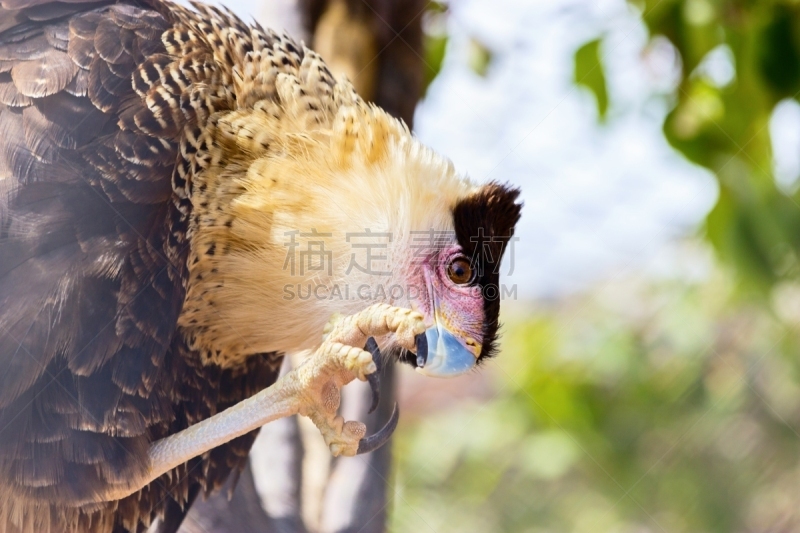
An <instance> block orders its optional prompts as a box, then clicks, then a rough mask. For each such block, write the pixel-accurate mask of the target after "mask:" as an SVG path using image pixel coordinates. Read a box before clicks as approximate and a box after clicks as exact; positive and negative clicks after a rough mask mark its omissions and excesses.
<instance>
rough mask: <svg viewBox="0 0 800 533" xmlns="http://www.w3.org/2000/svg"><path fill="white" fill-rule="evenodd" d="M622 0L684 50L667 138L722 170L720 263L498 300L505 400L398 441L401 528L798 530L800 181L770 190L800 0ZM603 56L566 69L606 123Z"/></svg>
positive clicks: (498, 386)
mask: <svg viewBox="0 0 800 533" xmlns="http://www.w3.org/2000/svg"><path fill="white" fill-rule="evenodd" d="M630 4H631V5H632V6H634V7H635V8H637V9H638V10H639V11H640V13H641V16H642V19H643V21H644V23H645V24H646V25H647V27H648V28H649V31H650V36H651V38H652V39H654V40H655V39H659V40H663V39H667V40H669V42H671V43H672V45H673V47H674V51H675V52H676V56H677V58H678V64H679V68H678V80H677V85H676V87H675V90H674V93H673V94H672V95H670V98H671V102H672V108H671V111H670V112H669V114H668V115H667V117H666V119H665V122H664V125H663V129H664V134H665V136H666V138H667V140H668V141H669V142H670V144H671V145H672V146H674V147H675V148H676V149H677V150H678V151H679V152H681V153H682V154H684V155H685V156H686V157H687V158H688V159H689V160H690V161H692V162H694V163H696V164H699V165H701V166H703V167H706V168H708V169H710V170H711V171H712V172H713V173H714V174H715V176H716V177H717V179H718V181H719V187H720V195H719V199H718V201H717V204H716V206H715V207H714V209H713V210H712V212H711V213H710V214H709V215H708V217H707V220H706V224H705V227H704V231H703V236H704V238H706V239H707V241H708V242H710V243H711V244H712V245H713V247H714V249H715V250H716V252H717V256H718V257H719V258H721V259H722V262H721V264H720V265H715V266H710V265H709V266H708V269H709V271H708V272H707V273H706V274H705V275H703V276H699V277H695V278H688V277H680V278H675V279H662V280H660V281H652V280H651V281H647V280H644V279H625V280H624V282H622V283H619V284H614V285H609V284H606V285H605V286H604V287H598V288H596V289H594V290H592V291H589V292H587V293H586V294H583V295H580V296H576V297H574V298H572V299H571V300H569V301H565V302H560V303H556V304H554V305H553V306H552V307H550V308H546V309H541V308H540V309H539V310H538V311H537V312H536V313H535V314H530V315H529V316H527V317H523V316H520V313H516V314H514V313H511V314H509V313H508V312H507V311H506V322H507V324H506V330H505V331H506V333H505V336H504V339H503V349H502V352H503V354H502V357H499V358H498V359H497V361H496V362H493V363H492V365H488V368H487V370H486V371H487V372H493V379H494V391H495V392H494V396H493V398H492V399H491V400H490V401H488V402H487V401H480V402H478V401H476V402H475V403H474V404H473V405H469V406H466V407H465V406H458V408H456V409H453V410H452V411H448V412H445V413H438V414H435V415H431V416H429V417H426V418H424V419H420V420H417V421H415V422H413V423H411V424H410V425H406V426H405V427H404V430H403V431H402V432H401V433H400V434H398V437H399V438H398V440H397V446H398V449H399V450H398V451H399V452H400V453H398V455H397V456H398V459H399V461H400V464H399V465H398V468H397V469H396V477H397V482H398V492H397V494H396V497H395V499H394V501H393V502H392V505H393V508H394V513H393V516H392V531H394V532H395V533H406V532H409V533H410V532H417V531H435V532H437V533H447V532H459V533H471V532H475V533H478V532H480V533H494V532H497V533H500V532H510V533H515V532H520V533H544V532H553V533H569V532H575V533H583V532H587V531H588V532H601V533H602V532H609V533H610V532H614V533H629V532H630V533H634V532H636V533H649V532H668V533H682V532H687V533H688V532H692V533H717V532H719V533H722V532H726V533H727V532H746V531H753V532H766V531H769V532H774V533H784V532H785V533H788V532H793V531H800V507H798V505H797V502H796V499H797V493H798V490H797V488H798V479H800V456H798V453H797V451H798V442H799V441H800V435H799V434H798V433H797V431H796V430H795V429H794V428H797V427H800V357H798V354H800V329H798V326H800V262H798V253H799V252H800V188H797V187H795V188H794V189H793V190H786V189H785V188H781V187H778V185H777V184H776V181H775V176H774V170H773V166H774V161H773V154H772V145H771V139H770V132H769V121H770V118H771V116H772V114H773V111H774V109H775V107H776V105H777V104H779V103H780V102H782V101H784V100H787V99H790V100H793V101H800V98H798V95H800V2H798V1H796V0H794V1H790V0H764V1H755V0H638V1H637V0H630ZM440 35H443V33H442V34H440ZM445 44H446V42H445V43H444V44H442V45H441V46H442V49H441V53H443V50H444V46H445ZM602 52H603V41H602V39H595V40H592V41H590V42H588V43H586V44H584V45H583V46H581V47H580V48H579V49H578V50H577V52H576V54H575V57H574V65H573V68H574V71H573V72H574V80H575V82H576V83H577V84H579V85H581V86H584V87H586V88H587V89H588V90H589V91H591V92H592V94H593V95H594V96H595V98H596V101H597V105H598V115H599V117H600V119H601V120H606V119H607V117H608V114H609V113H608V111H609V108H613V94H612V95H611V97H609V94H608V93H607V85H606V78H605V75H604V69H603V64H602ZM712 59H713V60H714V61H717V62H719V61H722V63H725V62H726V61H727V62H729V63H730V65H729V67H730V68H729V70H730V73H729V74H730V75H729V76H719V75H715V74H714V73H713V72H712V70H713V69H712V68H711V67H710V62H712ZM440 64H441V56H440V59H439V63H437V65H440ZM717 74H718V73H717ZM798 149H799V150H800V146H798ZM743 293H746V294H748V295H752V294H756V295H759V298H755V299H753V298H747V299H743V298H742V294H743ZM539 307H541V306H539ZM408 422H409V418H408V417H407V418H406V423H408Z"/></svg>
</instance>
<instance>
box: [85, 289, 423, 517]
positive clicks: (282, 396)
mask: <svg viewBox="0 0 800 533" xmlns="http://www.w3.org/2000/svg"><path fill="white" fill-rule="evenodd" d="M424 330H425V326H424V324H423V318H422V315H420V314H419V313H416V312H412V311H410V310H408V309H401V308H398V307H391V306H389V305H386V304H375V305H372V306H370V307H368V308H367V309H364V310H363V311H361V312H359V313H356V314H354V315H350V316H344V317H341V316H338V317H334V318H333V319H332V320H331V322H330V323H329V324H328V326H327V327H326V328H325V337H324V340H323V342H322V344H321V345H320V347H319V348H318V349H317V350H316V351H315V352H314V353H313V354H312V355H311V356H310V357H309V358H308V359H306V360H305V361H304V362H303V363H302V364H301V365H300V366H298V367H297V368H296V369H294V370H293V371H291V372H289V373H287V374H286V375H284V376H283V377H282V378H281V379H279V380H278V381H277V382H275V383H274V384H273V385H272V386H270V387H268V388H266V389H264V390H263V391H261V392H259V393H258V394H255V395H253V396H251V397H250V398H248V399H247V400H244V401H242V402H239V403H238V404H236V405H234V406H232V407H230V408H228V409H226V410H224V411H222V412H221V413H218V414H216V415H214V416H212V417H211V418H207V419H206V420H203V421H202V422H198V423H197V424H195V425H193V426H190V427H188V428H186V429H184V430H183V431H180V432H178V433H175V434H174V435H170V436H169V437H166V438H164V439H162V440H160V441H157V442H155V443H153V444H152V445H151V446H150V450H149V452H148V455H149V458H150V465H149V469H148V472H147V474H146V475H145V476H144V477H143V478H139V479H136V480H127V481H126V482H125V483H122V484H120V485H119V486H116V487H114V488H112V489H111V490H109V491H108V492H106V493H104V494H98V495H97V498H98V500H97V501H112V500H119V499H122V498H124V497H125V496H128V495H129V494H132V493H134V492H136V491H137V490H139V489H141V488H143V487H144V486H145V485H147V484H149V483H150V482H152V481H153V480H155V479H156V478H158V477H159V476H161V475H163V474H165V473H166V472H169V471H170V470H172V469H173V468H175V467H177V466H179V465H181V464H183V463H185V462H186V461H188V460H189V459H192V458H193V457H196V456H198V455H200V454H202V453H205V452H207V451H209V450H211V449H213V448H215V447H217V446H220V445H221V444H225V443H226V442H228V441H230V440H232V439H234V438H236V437H239V436H241V435H244V434H245V433H248V432H250V431H252V430H254V429H257V428H259V427H261V426H263V425H264V424H267V423H269V422H272V421H273V420H277V419H279V418H283V417H285V416H290V415H293V414H296V413H300V414H302V415H305V416H308V417H309V418H311V420H312V421H313V422H314V424H316V426H317V427H318V428H319V430H320V432H321V433H322V436H323V438H324V439H325V442H326V443H327V444H328V446H329V447H330V449H331V452H332V453H333V454H334V455H340V454H342V455H355V454H356V453H366V452H368V451H371V450H372V449H375V448H377V447H379V446H380V445H381V444H383V443H384V442H386V440H387V439H388V437H389V436H390V435H391V432H392V431H393V430H394V427H395V426H396V424H397V412H396V410H395V413H393V415H392V418H391V419H390V421H389V423H388V424H387V425H386V427H384V428H383V429H382V430H381V431H379V432H378V434H376V435H373V436H372V437H367V438H364V434H365V433H366V426H364V424H362V423H360V422H345V421H344V419H343V418H342V417H340V416H337V415H336V411H337V409H338V407H339V400H340V394H339V390H340V389H341V388H342V387H343V386H344V385H346V384H347V383H350V382H351V381H352V380H353V379H355V378H358V379H360V380H362V381H366V380H368V381H370V385H372V387H373V394H375V391H376V390H377V385H378V379H377V374H376V371H377V365H376V361H375V360H377V359H378V357H379V356H380V354H379V352H378V350H377V345H376V344H375V343H374V340H372V341H371V342H369V343H368V342H367V341H368V339H370V338H371V337H380V336H382V335H386V334H388V333H394V334H395V337H396V341H397V343H398V344H399V345H400V346H402V347H403V348H406V349H410V350H412V351H413V350H414V348H415V338H417V337H419V336H420V335H422V334H423V332H424ZM362 347H367V348H368V349H370V351H366V350H363V349H362ZM373 359H375V360H373ZM373 375H374V377H372V378H370V376H373ZM86 503H88V502H86Z"/></svg>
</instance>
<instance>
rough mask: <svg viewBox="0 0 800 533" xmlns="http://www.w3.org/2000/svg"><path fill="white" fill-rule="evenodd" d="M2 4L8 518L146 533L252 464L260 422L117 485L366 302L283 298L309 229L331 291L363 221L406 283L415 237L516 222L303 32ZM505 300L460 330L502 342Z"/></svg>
mask: <svg viewBox="0 0 800 533" xmlns="http://www.w3.org/2000/svg"><path fill="white" fill-rule="evenodd" d="M0 5H2V6H3V9H2V11H0V104H1V105H0V131H2V133H0V193H2V196H0V532H5V531H8V532H17V531H19V532H27V531H31V532H37V533H38V532H47V531H52V532H54V533H55V532H62V531H65V532H66V531H69V532H72V531H87V532H97V533H107V532H110V531H114V530H120V531H123V530H128V531H141V530H143V529H144V528H146V527H147V526H148V525H149V524H150V522H151V521H152V520H153V519H154V517H156V516H158V515H161V516H164V515H165V514H166V516H167V518H168V519H169V516H170V514H171V513H172V514H176V515H180V513H181V512H182V510H181V509H182V508H183V507H184V506H186V505H188V504H190V503H191V500H192V499H193V498H194V497H195V496H196V495H197V494H198V493H199V492H200V491H203V490H206V491H210V490H213V489H214V488H215V487H217V486H219V485H221V484H222V483H224V481H225V480H226V478H227V477H228V475H229V474H230V472H231V471H236V470H237V469H240V468H241V467H242V466H243V464H244V463H243V462H244V460H246V457H247V453H248V450H249V447H250V445H251V444H252V441H253V438H254V433H249V434H246V435H243V436H242V437H239V438H237V439H234V440H232V441H230V442H229V443H227V444H224V445H222V446H220V447H218V448H215V449H213V450H211V451H209V452H207V453H204V454H203V455H201V456H198V457H196V458H194V459H191V460H189V461H188V462H187V463H185V464H183V465H181V466H179V467H178V468H176V469H174V470H172V471H170V472H168V473H167V474H165V475H163V476H161V477H159V478H158V479H156V480H155V481H153V482H151V483H148V484H147V485H145V486H144V487H143V488H142V489H141V490H137V491H136V492H134V493H133V494H131V495H130V496H127V497H125V498H123V499H121V500H115V501H106V498H104V496H103V495H104V494H113V493H114V492H115V491H114V487H115V486H119V485H127V484H129V483H130V480H131V479H137V478H140V477H143V476H144V470H145V469H146V466H147V452H148V449H149V446H150V445H151V444H152V443H153V442H154V441H156V440H158V439H162V438H165V437H167V436H169V435H172V434H175V433H177V432H179V431H181V430H183V429H185V428H187V427H189V426H191V425H193V424H195V423H197V422H198V421H200V420H203V419H206V418H208V417H210V416H212V415H214V414H215V413H217V412H219V411H222V410H223V409H225V408H227V407H229V406H231V405H233V404H236V403H238V402H239V401H241V400H243V399H244V398H247V397H249V396H251V395H253V394H254V393H256V392H258V391H259V390H261V389H264V388H265V387H267V386H269V385H270V384H272V383H273V382H274V381H275V379H276V377H277V373H278V368H279V366H280V361H281V358H282V353H284V352H288V351H294V350H300V349H305V348H313V346H314V345H315V344H317V343H318V342H319V335H320V333H321V330H322V326H323V325H324V324H325V322H326V321H327V320H328V318H329V317H330V315H331V314H333V313H334V312H337V313H343V312H344V313H347V312H355V311H357V310H358V309H360V308H363V307H364V306H365V305H366V303H369V302H365V301H364V300H363V299H362V300H358V299H356V300H352V301H343V300H341V299H340V300H338V301H336V300H333V299H325V298H321V299H318V300H317V301H315V302H312V303H309V302H308V301H301V300H300V299H299V298H295V299H291V298H290V299H287V298H286V295H287V292H286V287H287V286H289V285H291V286H295V285H297V284H298V281H297V278H295V277H294V272H293V271H292V272H291V275H290V271H289V270H287V268H286V260H287V249H286V246H285V243H286V241H287V238H288V237H287V236H288V235H290V234H291V233H292V231H294V230H299V231H300V232H305V233H303V234H302V235H307V234H308V233H309V232H311V233H312V235H313V233H315V232H316V233H319V234H331V235H333V234H335V236H332V237H331V239H332V240H331V241H329V242H328V246H329V248H328V251H330V252H331V254H332V256H331V257H332V258H333V259H332V260H334V261H335V264H336V265H340V266H337V267H336V268H334V269H331V271H330V272H326V271H324V270H323V272H321V273H320V272H314V273H306V274H305V275H303V276H301V282H300V283H301V284H302V283H314V284H315V285H323V286H326V287H331V286H334V285H337V284H339V283H342V282H343V281H344V279H345V277H344V270H345V268H346V267H348V266H349V265H348V254H349V250H350V248H348V246H349V244H348V243H349V240H348V239H349V237H346V235H352V234H355V233H357V232H364V231H367V230H369V231H373V232H382V233H389V232H390V233H391V235H392V237H391V238H390V242H391V246H388V247H387V252H386V253H387V254H388V257H389V258H390V260H391V261H394V262H395V266H396V267H397V268H396V269H394V270H393V271H399V272H404V273H406V274H404V275H401V276H395V278H390V280H389V281H392V282H393V283H395V284H399V285H402V283H404V282H408V280H409V279H410V277H409V275H407V273H408V272H411V271H412V270H413V269H414V267H413V265H412V263H411V261H409V260H408V257H407V256H408V249H409V248H410V246H411V243H410V235H411V233H413V230H414V229H418V228H425V229H427V228H437V229H438V230H443V231H449V232H451V233H452V234H453V236H452V237H451V238H450V240H451V241H452V244H453V245H455V244H457V243H456V241H459V242H461V243H462V247H463V248H466V246H464V245H463V242H468V241H469V237H468V235H467V234H466V233H464V232H465V231H467V232H470V231H473V230H474V228H472V226H471V224H473V223H472V222H470V221H471V220H473V219H474V221H475V224H478V225H479V226H480V227H481V228H483V227H484V226H487V227H488V229H489V231H490V233H491V231H494V232H495V233H496V234H497V235H498V236H504V237H505V238H506V239H507V237H508V236H510V234H509V232H510V231H511V230H513V225H514V223H515V222H516V219H517V217H518V212H519V209H518V206H517V205H516V204H514V199H515V198H516V193H514V192H513V191H506V190H503V189H501V188H499V187H496V188H489V189H486V188H480V189H479V188H476V187H475V186H474V185H472V184H470V183H469V182H467V181H465V180H463V179H462V178H460V177H459V176H458V175H457V174H456V173H455V172H454V170H453V169H452V166H451V165H450V164H449V163H448V162H447V161H446V160H444V159H442V158H440V157H439V156H438V155H436V154H434V153H433V152H432V151H430V150H428V149H427V148H425V147H423V146H421V145H420V144H419V143H418V142H417V141H415V140H414V139H413V138H412V137H411V136H410V134H409V132H408V131H407V129H406V128H405V126H403V125H402V124H401V123H399V122H398V121H396V120H394V119H393V118H391V117H389V116H388V115H386V114H385V113H384V112H383V111H381V110H380V109H377V108H375V107H373V106H370V105H368V104H366V103H364V102H363V101H362V100H361V99H360V98H359V97H358V96H357V95H356V94H355V93H354V91H353V90H352V87H351V86H350V85H349V84H348V83H347V82H345V81H336V80H335V79H334V77H333V75H332V74H331V73H330V72H329V71H328V69H327V67H326V66H325V64H324V63H323V62H322V60H321V59H320V58H319V57H318V56H317V55H316V54H314V53H313V52H311V51H309V50H307V49H304V48H302V47H301V46H299V45H298V44H297V43H295V42H294V41H292V40H291V39H289V38H288V37H285V36H278V35H276V34H274V33H272V32H269V31H266V30H263V29H262V28H260V27H258V26H247V25H245V24H243V23H242V22H241V21H240V20H238V19H237V18H235V17H233V16H231V15H229V14H227V13H224V12H221V11H218V10H216V9H214V8H208V7H205V6H202V5H198V6H196V9H195V10H189V9H185V8H181V7H178V6H175V5H172V4H167V3H163V2H160V1H158V0H151V1H150V2H149V3H148V4H147V5H145V6H137V5H132V4H126V3H113V2H95V3H93V4H71V3H53V4H46V5H43V3H42V2H40V1H37V0H6V1H3V2H0ZM481 195H483V196H481ZM484 196H486V198H484ZM465 199H466V200H465ZM492 201H494V202H495V204H497V206H498V208H499V210H500V213H499V215H498V216H496V217H492V216H489V215H487V213H486V212H484V211H486V206H487V205H491V203H492ZM473 204H474V205H473ZM459 206H460V207H459ZM459 209H460V211H459ZM481 209H483V211H481ZM454 212H456V213H459V212H460V213H462V214H461V215H459V216H456V217H454V216H453V213H454ZM492 224H494V226H493V225H492ZM473 225H474V224H473ZM465 228H466V229H465ZM459 232H460V233H459ZM473 233H474V232H473ZM462 234H463V235H462ZM302 239H305V240H302ZM302 239H301V241H300V242H301V243H302V244H303V245H305V244H308V243H309V242H311V241H312V240H313V237H308V236H306V237H302ZM498 243H499V244H495V245H494V246H495V247H496V248H497V249H496V250H495V252H494V253H495V254H502V248H503V246H504V244H505V241H503V242H502V243H500V241H498ZM473 248H474V245H473ZM494 261H499V255H496V259H495V260H494ZM350 271H352V268H351V269H350ZM355 274H356V277H355V278H351V279H349V282H350V283H351V284H358V285H366V286H368V287H370V289H371V290H372V291H374V289H375V288H376V287H378V286H379V285H381V286H388V285H389V284H388V283H387V280H386V279H385V278H381V277H380V276H376V275H375V274H374V273H360V274H359V273H358V272H356V273H355ZM481 276H484V274H481ZM485 276H488V277H486V279H484V278H480V280H482V281H481V283H490V282H492V281H494V282H495V283H496V273H494V274H492V273H489V272H488V270H487V273H486V274H485ZM370 293H371V294H374V292H370ZM383 299H384V300H386V301H390V302H391V303H392V304H396V305H401V304H402V305H410V302H409V298H407V297H396V298H395V297H391V296H384V297H383ZM370 301H374V298H373V299H372V300H370ZM494 305H495V304H494V303H486V305H485V306H484V311H483V314H480V318H477V319H475V320H474V321H473V323H472V324H467V325H464V326H463V328H462V329H463V330H464V331H467V332H471V331H473V330H474V331H477V333H475V334H474V335H473V334H472V333H470V335H472V336H481V335H483V336H484V337H485V339H484V340H485V341H486V345H485V346H486V347H487V348H490V347H491V344H492V341H493V339H494V335H495V333H496V327H497V324H496V309H494V308H493V307H492V308H490V306H494ZM431 312H432V311H431ZM483 323H485V324H483ZM481 324H483V326H482V325H481ZM481 328H483V329H482V330H481ZM481 331H482V333H481ZM478 354H479V350H478V352H476V357H477V355H478Z"/></svg>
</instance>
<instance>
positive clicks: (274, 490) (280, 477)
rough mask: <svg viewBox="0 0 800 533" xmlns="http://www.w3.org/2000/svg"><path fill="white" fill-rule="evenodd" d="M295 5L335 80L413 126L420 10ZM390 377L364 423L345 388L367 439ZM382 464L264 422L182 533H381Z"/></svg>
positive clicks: (384, 405)
mask: <svg viewBox="0 0 800 533" xmlns="http://www.w3.org/2000/svg"><path fill="white" fill-rule="evenodd" d="M298 1H299V5H298V9H299V10H300V16H301V19H302V21H303V25H304V29H305V32H306V35H307V36H308V37H307V38H306V41H307V42H310V43H311V48H313V49H314V50H316V51H317V52H319V53H320V55H322V57H323V58H325V60H326V61H327V63H328V65H329V66H330V68H331V71H332V72H333V73H334V75H337V76H339V75H345V76H347V77H348V79H349V80H350V81H351V82H352V83H353V85H354V86H355V87H356V90H357V91H358V92H359V94H360V95H361V96H362V97H363V98H364V99H366V100H369V101H372V102H375V103H376V104H378V105H379V106H381V107H383V108H384V109H385V110H386V111H387V112H389V113H391V114H392V115H394V116H396V117H398V118H400V119H402V120H403V121H405V123H406V124H408V126H409V127H412V125H413V117H414V109H415V107H416V105H417V101H418V100H419V98H420V96H421V94H422V86H423V79H424V76H423V60H422V16H423V12H424V10H425V6H426V5H427V2H424V1H423V0H298ZM264 22H265V24H266V25H267V26H270V21H269V20H267V21H264ZM298 38H299V36H298ZM387 207H388V206H387ZM287 359H288V358H287ZM394 374H395V372H394V366H393V364H387V365H386V367H385V368H384V370H383V375H382V376H381V377H382V380H381V383H382V389H381V404H380V407H379V408H378V409H377V410H376V412H375V413H373V414H372V415H368V414H367V410H368V408H369V404H370V399H371V398H370V392H369V388H368V387H367V386H366V384H364V383H361V382H354V383H352V384H350V385H348V386H347V387H345V389H344V391H343V394H342V415H343V416H344V417H345V418H346V419H348V420H360V421H363V422H365V423H366V424H367V431H368V433H373V432H375V431H377V430H378V429H380V427H381V426H382V425H383V423H384V422H385V421H386V420H388V419H389V416H390V414H391V411H392V406H393V405H394V402H395V386H394V381H395V380H394ZM391 462H392V461H391V442H390V443H389V444H387V445H386V446H384V447H383V448H381V449H380V450H377V451H375V452H373V453H371V454H368V455H365V456H359V457H351V458H338V459H334V460H332V459H331V456H330V452H329V451H328V449H327V447H326V446H325V445H324V442H323V441H322V438H321V437H320V435H319V431H318V430H317V429H316V428H315V427H314V426H313V425H312V424H311V423H310V422H309V421H308V420H307V419H301V420H299V421H298V419H297V418H296V417H292V418H290V419H286V420H282V421H278V422H273V423H272V424H269V425H268V426H266V427H264V428H263V429H262V430H261V435H260V436H259V438H258V439H257V440H256V444H255V445H254V447H253V451H252V453H251V465H250V466H251V467H250V468H248V470H247V471H246V472H244V474H243V475H242V477H241V479H240V481H239V484H238V486H237V487H236V490H235V491H234V493H233V497H232V499H231V501H230V502H228V501H227V494H226V491H222V492H220V493H218V494H215V495H214V496H212V497H211V498H209V500H207V501H203V502H198V503H197V504H196V505H195V506H194V508H193V509H192V511H191V512H190V513H189V516H188V517H187V519H186V521H185V523H184V526H183V527H182V528H181V533H196V532H202V533H228V532H231V533H232V532H236V533H256V532H259V533H305V532H306V531H311V532H314V533H382V532H383V531H385V530H386V518H387V514H388V511H389V508H390V503H391V498H387V491H388V488H389V478H390V475H391V474H390V470H391ZM251 470H252V472H251Z"/></svg>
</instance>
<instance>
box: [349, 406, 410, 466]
mask: <svg viewBox="0 0 800 533" xmlns="http://www.w3.org/2000/svg"><path fill="white" fill-rule="evenodd" d="M398 420H400V410H399V409H397V404H394V409H393V410H392V416H391V417H389V421H388V422H386V425H385V426H383V427H382V428H381V430H380V431H378V432H377V433H375V434H374V435H370V436H369V437H364V438H363V439H361V440H360V441H358V451H356V455H361V454H362V453H369V452H371V451H374V450H377V449H378V448H380V447H381V446H383V445H384V444H386V442H387V441H388V440H389V438H390V437H391V436H392V433H394V430H395V429H397V421H398Z"/></svg>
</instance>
